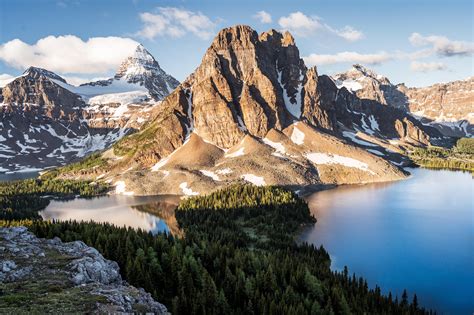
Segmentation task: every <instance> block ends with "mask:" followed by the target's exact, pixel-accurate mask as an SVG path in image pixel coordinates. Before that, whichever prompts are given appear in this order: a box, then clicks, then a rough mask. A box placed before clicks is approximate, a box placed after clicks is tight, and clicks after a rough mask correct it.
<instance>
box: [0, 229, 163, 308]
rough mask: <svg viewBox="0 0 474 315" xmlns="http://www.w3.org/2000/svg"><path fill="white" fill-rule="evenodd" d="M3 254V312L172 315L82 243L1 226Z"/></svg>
mask: <svg viewBox="0 0 474 315" xmlns="http://www.w3.org/2000/svg"><path fill="white" fill-rule="evenodd" d="M0 253H1V254H0V313H2V314H3V313H5V314H18V313H33V314H37V313H38V314H44V313H51V312H53V313H59V314H65V313H72V312H74V313H154V314H168V312H167V309H166V307H165V306H164V305H162V304H160V303H158V302H156V301H155V300H154V299H153V298H152V297H151V295H150V294H149V293H147V292H145V291H144V290H143V289H137V288H135V287H133V286H130V285H129V284H128V283H127V282H125V281H123V280H122V277H121V276H120V273H119V266H118V264H117V263H116V262H114V261H110V260H106V259H105V258H104V257H103V256H102V255H101V254H100V253H99V252H98V251H97V250H96V249H95V248H92V247H88V246H87V245H85V244H84V243H83V242H81V241H76V242H70V243H63V242H62V241H61V240H60V239H59V238H54V239H49V240H47V239H39V238H37V237H36V236H35V235H34V234H32V233H31V232H29V231H28V230H27V229H26V228H25V227H12V228H0Z"/></svg>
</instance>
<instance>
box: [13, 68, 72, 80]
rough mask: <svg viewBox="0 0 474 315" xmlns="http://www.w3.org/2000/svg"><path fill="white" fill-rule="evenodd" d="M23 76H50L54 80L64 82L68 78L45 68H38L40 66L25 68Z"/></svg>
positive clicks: (34, 77) (35, 77)
mask: <svg viewBox="0 0 474 315" xmlns="http://www.w3.org/2000/svg"><path fill="white" fill-rule="evenodd" d="M22 76H24V77H29V78H33V79H39V78H40V77H41V76H43V77H46V78H50V79H53V80H58V81H61V82H63V83H66V80H65V79H64V78H62V77H60V76H59V75H57V74H56V73H54V72H52V71H49V70H46V69H43V68H38V67H29V68H28V69H26V70H25V72H23V75H22Z"/></svg>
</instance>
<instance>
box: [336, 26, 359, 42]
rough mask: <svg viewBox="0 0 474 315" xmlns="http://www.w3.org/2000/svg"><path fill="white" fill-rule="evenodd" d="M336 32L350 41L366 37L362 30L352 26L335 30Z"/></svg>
mask: <svg viewBox="0 0 474 315" xmlns="http://www.w3.org/2000/svg"><path fill="white" fill-rule="evenodd" d="M334 32H335V33H336V34H337V35H339V36H340V37H342V38H344V39H345V40H347V41H350V42H355V41H358V40H361V39H362V38H364V34H363V33H362V32H361V31H358V30H356V29H354V28H353V27H351V26H346V27H344V28H343V29H342V30H334Z"/></svg>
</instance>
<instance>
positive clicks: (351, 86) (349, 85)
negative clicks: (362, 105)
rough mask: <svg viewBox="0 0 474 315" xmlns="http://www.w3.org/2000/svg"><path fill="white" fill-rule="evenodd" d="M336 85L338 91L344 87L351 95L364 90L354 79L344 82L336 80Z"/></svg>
mask: <svg viewBox="0 0 474 315" xmlns="http://www.w3.org/2000/svg"><path fill="white" fill-rule="evenodd" d="M335 83H336V86H337V88H338V89H342V88H343V87H345V88H346V89H347V90H348V91H349V92H351V93H352V92H356V91H358V90H360V89H362V84H360V83H359V82H357V81H355V80H352V79H348V80H344V81H341V80H336V82H335Z"/></svg>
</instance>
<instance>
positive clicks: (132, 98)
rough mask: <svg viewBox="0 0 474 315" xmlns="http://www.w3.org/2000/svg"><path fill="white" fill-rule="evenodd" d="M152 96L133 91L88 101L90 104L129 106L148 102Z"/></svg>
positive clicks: (111, 94)
mask: <svg viewBox="0 0 474 315" xmlns="http://www.w3.org/2000/svg"><path fill="white" fill-rule="evenodd" d="M149 98H150V96H149V95H148V93H146V92H144V91H131V92H122V93H110V94H103V95H98V96H94V97H91V98H90V99H89V101H88V103H89V104H91V105H94V104H110V103H119V104H122V105H128V104H133V103H142V102H144V101H146V100H148V99H149Z"/></svg>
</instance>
